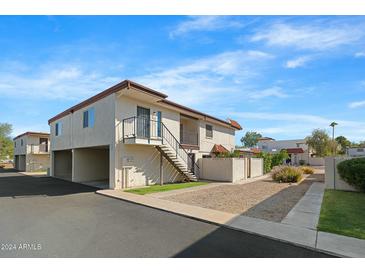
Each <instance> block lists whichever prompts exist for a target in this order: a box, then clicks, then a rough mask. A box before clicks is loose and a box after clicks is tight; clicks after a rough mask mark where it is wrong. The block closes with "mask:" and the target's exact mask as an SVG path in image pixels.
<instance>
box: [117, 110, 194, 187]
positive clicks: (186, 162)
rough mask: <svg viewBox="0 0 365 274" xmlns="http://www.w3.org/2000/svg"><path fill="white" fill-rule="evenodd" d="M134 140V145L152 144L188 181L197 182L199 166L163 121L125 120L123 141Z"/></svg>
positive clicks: (137, 118)
mask: <svg viewBox="0 0 365 274" xmlns="http://www.w3.org/2000/svg"><path fill="white" fill-rule="evenodd" d="M131 139H132V140H134V142H133V143H134V144H137V143H141V144H142V143H143V144H145V143H146V141H147V143H148V144H152V145H154V146H155V147H156V149H157V150H158V151H159V152H160V153H161V154H162V155H163V156H164V157H165V159H166V160H167V161H169V162H170V163H171V164H172V165H173V166H174V167H175V169H176V170H177V171H178V172H179V173H180V174H181V175H183V177H184V178H185V180H186V181H197V180H198V178H199V166H198V165H197V164H196V163H195V161H194V159H193V157H192V156H191V155H189V153H188V152H187V151H186V150H185V149H184V148H183V147H182V145H181V144H180V142H179V141H178V140H177V139H176V137H175V136H174V135H173V134H172V133H171V131H170V130H169V129H168V128H167V127H166V126H165V124H164V123H162V122H161V121H156V120H150V119H146V118H144V117H130V118H127V119H124V120H123V141H124V142H126V140H131Z"/></svg>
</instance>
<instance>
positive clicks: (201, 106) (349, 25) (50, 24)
mask: <svg viewBox="0 0 365 274" xmlns="http://www.w3.org/2000/svg"><path fill="white" fill-rule="evenodd" d="M0 50H1V51H0V122H9V123H12V124H13V125H14V134H13V135H17V134H19V133H22V132H24V131H28V130H32V131H48V130H49V127H48V124H47V120H48V119H49V118H51V117H52V116H54V115H56V114H58V113H59V112H61V111H63V110H65V109H66V108H68V107H70V106H72V105H74V104H76V103H78V102H80V101H81V100H84V99H86V98H88V97H90V96H92V95H94V94H96V93H98V92H100V91H102V90H104V89H106V88H108V87H110V86H112V85H114V84H116V83H118V82H119V81H122V80H124V79H131V80H134V81H137V82H139V83H141V84H144V85H147V86H149V87H151V88H154V89H157V90H159V91H162V92H164V93H166V94H168V95H169V99H171V100H174V101H176V102H178V103H181V104H184V105H187V106H189V107H192V108H196V109H198V110H200V111H203V112H207V113H209V114H212V115H215V116H217V117H219V118H223V119H225V118H227V117H230V118H232V119H235V120H237V121H239V122H240V124H241V125H242V126H243V127H244V130H243V131H240V132H238V134H237V142H238V140H239V138H240V137H241V136H242V135H243V134H244V133H245V132H246V131H248V130H255V131H259V132H261V133H262V134H263V135H265V136H270V137H273V138H276V139H288V138H304V137H305V136H307V135H309V134H310V132H311V131H312V130H313V129H315V128H325V129H327V130H328V131H329V128H328V125H329V123H330V122H331V121H333V120H335V121H337V122H338V123H339V126H338V127H337V134H342V135H345V136H347V137H348V138H349V139H351V140H353V141H359V140H365V120H364V117H365V17H361V16H357V17H355V16H354V17H335V16H332V17H315V16H299V17H298V16H296V17H295V16H293V17H283V16H263V17H256V16H233V17H226V16H203V17H192V16H186V17H184V16H94V17H92V16H90V17H88V16H79V17H73V16H54V17H52V16H38V17H34V16H1V17H0Z"/></svg>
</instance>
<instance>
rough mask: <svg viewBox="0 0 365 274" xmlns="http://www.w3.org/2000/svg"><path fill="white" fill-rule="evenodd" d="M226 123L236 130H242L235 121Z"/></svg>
mask: <svg viewBox="0 0 365 274" xmlns="http://www.w3.org/2000/svg"><path fill="white" fill-rule="evenodd" d="M228 122H229V123H230V124H231V125H232V127H234V128H236V129H238V130H241V129H242V127H241V125H240V124H239V123H238V122H236V121H235V120H232V119H228Z"/></svg>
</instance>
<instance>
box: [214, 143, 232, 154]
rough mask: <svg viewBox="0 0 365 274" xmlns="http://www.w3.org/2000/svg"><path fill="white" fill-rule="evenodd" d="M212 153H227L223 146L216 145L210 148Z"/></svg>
mask: <svg viewBox="0 0 365 274" xmlns="http://www.w3.org/2000/svg"><path fill="white" fill-rule="evenodd" d="M212 152H213V153H226V152H229V150H228V149H226V148H225V147H224V146H222V145H217V144H215V145H214V146H213V148H212Z"/></svg>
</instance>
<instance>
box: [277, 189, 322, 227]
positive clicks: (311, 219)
mask: <svg viewBox="0 0 365 274" xmlns="http://www.w3.org/2000/svg"><path fill="white" fill-rule="evenodd" d="M323 193H324V184H323V183H313V184H312V185H311V187H310V188H309V189H308V191H307V192H306V193H305V195H304V196H303V197H302V198H301V199H300V201H299V202H298V203H297V204H296V205H295V206H294V207H293V209H292V210H291V211H290V212H289V213H288V215H287V216H286V217H285V218H284V219H283V220H282V221H281V223H283V224H289V225H293V226H296V227H303V228H308V229H313V230H316V229H317V225H318V220H319V215H320V213H321V204H322V199H323Z"/></svg>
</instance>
